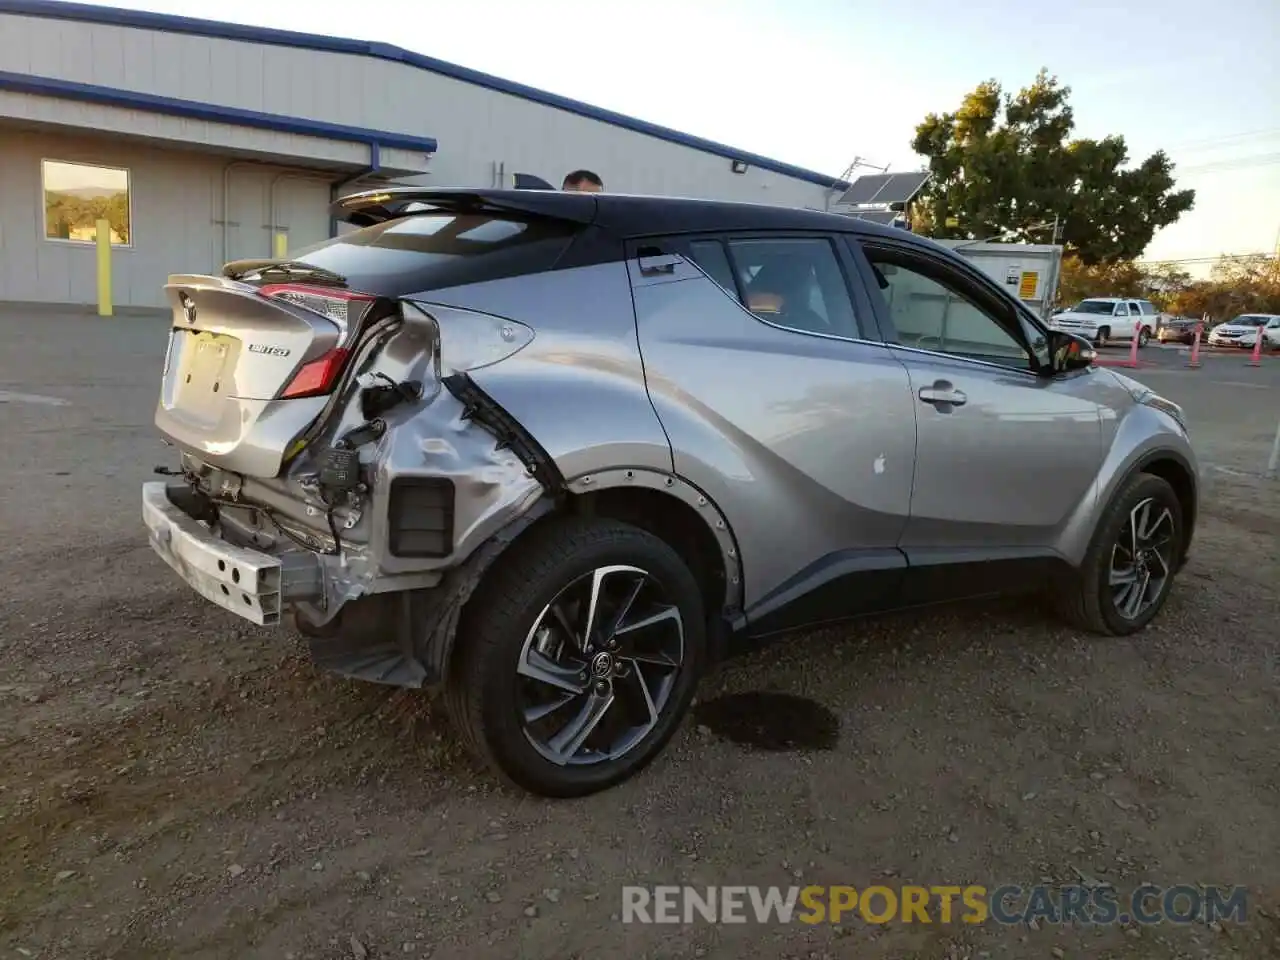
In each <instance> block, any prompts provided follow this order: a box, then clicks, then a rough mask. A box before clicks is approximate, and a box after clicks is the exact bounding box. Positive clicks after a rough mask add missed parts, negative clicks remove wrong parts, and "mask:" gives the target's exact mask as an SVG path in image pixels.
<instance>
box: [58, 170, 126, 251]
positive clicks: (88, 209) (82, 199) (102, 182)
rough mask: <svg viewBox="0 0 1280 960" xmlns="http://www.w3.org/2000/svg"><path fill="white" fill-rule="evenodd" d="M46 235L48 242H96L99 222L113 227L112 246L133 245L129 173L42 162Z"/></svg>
mask: <svg viewBox="0 0 1280 960" xmlns="http://www.w3.org/2000/svg"><path fill="white" fill-rule="evenodd" d="M40 175H41V179H42V180H43V183H44V235H45V239H47V240H63V241H69V242H71V243H96V242H97V240H98V226H97V224H98V221H99V220H106V221H107V222H108V223H110V224H111V243H112V244H113V245H115V246H121V247H127V246H130V245H131V243H132V226H133V224H132V217H131V216H130V214H131V210H130V205H129V171H128V170H123V169H120V168H119V167H99V166H97V165H95V164H89V163H67V162H65V161H62V160H42V161H41V162H40Z"/></svg>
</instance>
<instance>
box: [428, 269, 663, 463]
mask: <svg viewBox="0 0 1280 960" xmlns="http://www.w3.org/2000/svg"><path fill="white" fill-rule="evenodd" d="M430 299H431V300H432V301H434V302H438V303H443V304H447V305H449V306H457V307H462V308H465V309H471V310H481V311H484V312H486V313H490V314H494V315H496V316H502V317H512V318H515V319H518V320H519V321H520V322H521V323H524V324H527V325H528V326H530V327H532V328H533V330H534V331H535V334H534V339H533V342H532V343H530V344H529V345H528V346H527V347H525V348H524V349H523V350H521V351H520V352H519V353H517V354H516V355H515V356H513V357H511V358H509V359H507V360H504V361H502V362H501V363H498V364H494V365H492V366H489V367H483V368H480V369H477V370H473V371H471V377H472V379H473V380H474V381H475V383H476V384H477V385H478V386H479V387H480V388H481V389H483V390H484V391H485V392H486V393H487V394H488V395H489V396H490V397H492V398H493V399H494V400H495V401H496V402H497V403H498V404H500V405H501V406H502V407H503V409H504V410H506V411H507V413H508V414H510V415H511V416H512V417H514V418H515V419H516V420H518V421H519V422H520V424H521V425H522V426H523V427H524V428H525V430H527V431H528V432H529V433H530V434H531V435H532V436H533V437H534V439H536V440H537V441H538V443H539V444H540V445H541V446H542V448H543V449H544V450H545V451H546V452H547V454H548V455H549V456H550V457H551V459H552V460H553V461H554V462H555V464H556V466H557V468H558V469H559V471H560V473H561V474H562V475H563V476H564V477H565V479H566V480H569V481H572V480H573V479H575V478H577V477H579V476H581V475H583V474H587V473H590V472H592V471H596V470H601V469H605V468H608V467H637V468H647V469H651V470H660V471H663V472H668V471H670V470H671V467H672V463H671V447H670V445H669V444H668V442H667V436H666V433H665V432H664V431H663V429H662V425H661V423H660V422H659V421H658V417H657V414H656V413H654V410H653V405H652V403H651V402H650V400H649V394H648V391H647V390H646V387H645V376H644V367H643V365H642V363H641V359H640V349H639V345H638V343H637V340H636V327H635V314H634V311H633V309H632V305H631V289H630V281H629V279H628V276H627V270H626V265H625V263H623V262H620V261H618V262H611V263H600V264H593V265H590V266H583V267H574V268H570V269H564V270H553V271H550V272H547V273H540V274H535V275H528V276H522V277H518V278H513V279H511V280H497V281H493V282H490V283H485V284H477V285H474V286H466V287H455V288H453V289H450V290H442V291H436V292H433V293H432V294H431V296H430ZM448 351H449V347H448V342H447V337H446V341H445V343H444V346H443V354H444V357H445V360H446V362H447V359H448Z"/></svg>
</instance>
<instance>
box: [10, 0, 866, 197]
mask: <svg viewBox="0 0 1280 960" xmlns="http://www.w3.org/2000/svg"><path fill="white" fill-rule="evenodd" d="M0 13H13V14H19V15H23V16H29V17H46V18H50V19H57V20H77V21H84V22H87V23H102V24H110V25H112V26H119V27H136V28H138V29H142V30H159V31H163V32H166V33H183V34H189V35H192V36H202V37H216V38H220V39H223V40H242V41H245V42H248V43H267V44H274V45H276V46H283V47H295V48H297V49H301V50H316V51H321V52H327V53H349V54H355V55H357V56H366V57H377V58H378V59H380V60H390V61H393V62H396V63H403V64H407V65H408V66H411V67H417V68H418V69H420V70H427V71H430V72H431V73H437V74H440V75H441V76H445V77H450V78H452V79H454V80H461V81H462V82H464V83H470V84H474V85H475V86H478V87H485V88H486V89H489V90H494V91H497V92H499V93H506V94H510V95H511V96H513V97H520V98H521V99H523V100H530V101H532V102H534V103H540V104H542V105H543V106H548V107H555V108H556V109H559V110H565V111H567V112H569V113H575V114H577V115H578V116H582V117H588V118H590V119H592V120H599V121H600V122H602V123H608V124H611V125H613V126H615V127H621V128H623V129H625V130H631V131H634V132H635V133H642V134H645V135H646V136H650V137H655V138H657V139H659V140H666V141H667V142H669V143H676V144H679V145H681V146H685V147H691V148H693V149H694V150H700V151H702V152H704V153H711V154H715V155H716V156H720V157H725V158H726V159H729V160H741V161H744V162H745V163H747V164H749V165H751V166H753V167H759V168H760V169H761V170H769V171H771V172H773V173H779V174H782V175H783V176H787V177H793V178H795V179H797V180H804V181H806V182H808V183H814V184H817V185H818V186H822V187H830V188H831V189H834V190H847V189H849V184H848V183H846V182H845V181H843V180H841V179H839V178H837V177H831V176H827V175H825V174H821V173H817V172H815V171H813V170H806V169H804V168H803V167H796V166H793V165H791V164H789V163H783V162H782V161H780V160H771V159H770V158H768V157H762V156H760V155H758V154H754V153H746V152H744V151H742V150H737V149H735V148H733V147H730V146H727V145H725V144H723V143H716V142H714V141H712V140H704V139H703V138H701V137H695V136H692V135H690V134H687V133H681V132H680V131H678V130H672V129H671V128H670V127H662V126H659V125H657V124H655V123H649V122H648V121H645V120H638V119H636V118H635V117H628V116H626V115H625V114H621V113H615V112H614V111H612V110H605V109H603V108H601V107H594V106H592V105H591V104H589V103H583V102H581V101H580V100H571V99H569V98H568V97H562V96H559V95H558V94H554V93H548V92H547V91H545V90H538V89H535V88H534V87H527V86H525V85H524V84H521V83H513V82H512V81H510V80H503V79H502V78H500V77H495V76H492V75H491V74H487V73H481V72H480V71H478V70H471V69H468V68H467V67H460V66H458V65H457V64H453V63H446V62H445V61H443V60H437V59H435V58H434V57H428V56H425V55H423V54H420V53H413V52H412V51H409V50H403V49H401V48H400V47H395V46H392V45H391V44H387V43H374V42H370V41H365V40H348V39H344V38H341V37H322V36H317V35H315V34H310V33H298V32H296V31H293V30H276V29H269V28H266V27H250V26H244V25H241V24H235V23H221V22H218V21H214V20H199V19H195V18H192V17H179V16H174V15H172V14H165V13H149V12H143V11H137V10H121V9H118V8H115V7H100V6H94V5H90V4H83V3H68V2H65V0H0Z"/></svg>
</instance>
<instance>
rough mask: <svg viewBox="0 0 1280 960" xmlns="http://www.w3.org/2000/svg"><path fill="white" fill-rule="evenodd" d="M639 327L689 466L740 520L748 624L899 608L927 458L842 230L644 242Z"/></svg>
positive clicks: (635, 263)
mask: <svg viewBox="0 0 1280 960" xmlns="http://www.w3.org/2000/svg"><path fill="white" fill-rule="evenodd" d="M629 267H630V269H631V271H632V293H633V297H634V303H635V310H636V322H637V331H638V335H639V341H640V350H641V354H642V356H643V360H644V369H645V378H646V383H647V385H648V388H649V392H650V396H651V397H652V399H653V404H654V408H655V410H656V411H657V413H658V416H659V418H660V419H661V421H662V424H663V427H664V429H665V430H666V431H667V434H668V436H669V438H670V440H671V448H672V459H673V466H674V469H675V472H676V473H677V474H678V475H680V476H681V477H683V478H685V479H686V480H688V481H689V482H690V483H692V484H693V485H694V486H696V487H698V488H699V489H701V490H702V491H704V492H705V493H706V495H707V496H708V497H710V498H711V500H712V501H713V502H714V503H716V504H717V505H718V506H719V507H720V509H721V510H722V511H724V513H725V514H726V515H727V517H728V519H729V525H730V526H731V528H732V530H733V533H734V535H735V536H736V538H737V540H738V546H739V549H740V551H741V557H742V566H743V576H744V589H743V596H744V606H745V611H744V613H743V615H742V617H741V619H740V620H739V622H738V624H737V625H738V626H743V625H746V626H749V627H750V629H751V630H752V631H753V632H756V633H768V632H774V631H777V630H785V629H789V628H792V627H795V626H800V625H804V624H808V623H816V622H821V621H825V620H832V619H839V618H841V617H843V616H848V615H852V614H855V613H861V612H865V611H867V610H872V609H876V608H878V607H880V606H882V605H887V604H889V603H890V602H891V601H892V599H893V597H894V595H895V593H896V590H897V587H898V586H899V584H900V581H901V579H902V574H903V570H904V568H905V560H904V558H903V555H902V553H901V551H900V550H899V549H898V546H897V545H898V540H899V538H900V537H901V535H902V532H903V530H904V528H905V526H906V523H907V515H908V512H909V509H910V504H911V496H910V492H911V480H912V475H913V463H914V456H915V411H914V409H913V408H914V401H913V399H912V394H911V389H910V379H909V377H908V374H907V371H906V368H905V367H904V366H903V364H902V363H901V361H899V360H898V359H897V358H896V357H895V356H894V355H893V353H892V351H890V350H889V349H888V348H887V347H886V346H885V345H884V344H883V343H881V342H879V341H878V334H877V333H876V328H875V319H874V314H873V311H872V307H871V303H870V300H869V298H868V297H867V294H866V291H865V290H862V289H861V288H860V287H858V286H856V285H855V286H852V287H851V286H850V283H849V279H850V276H852V275H853V270H854V268H853V265H852V259H851V257H850V255H849V252H848V250H847V248H845V247H844V246H843V244H841V243H840V242H838V237H835V236H830V235H824V234H760V233H731V234H724V235H717V236H700V237H659V238H652V239H649V240H644V241H638V242H635V243H633V245H632V251H631V256H630V257H629Z"/></svg>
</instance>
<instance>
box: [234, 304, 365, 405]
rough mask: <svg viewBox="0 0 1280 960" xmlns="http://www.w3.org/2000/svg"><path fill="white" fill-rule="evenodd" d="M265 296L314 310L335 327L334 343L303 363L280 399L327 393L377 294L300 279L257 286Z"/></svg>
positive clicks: (332, 385) (339, 372)
mask: <svg viewBox="0 0 1280 960" xmlns="http://www.w3.org/2000/svg"><path fill="white" fill-rule="evenodd" d="M258 293H259V294H260V295H261V296H264V297H274V298H276V299H279V300H285V301H288V302H289V303H292V304H295V305H297V306H299V307H302V308H303V309H304V310H310V311H311V312H312V313H317V314H319V315H320V316H322V317H324V318H325V319H326V320H328V321H330V322H331V323H333V324H334V325H335V326H336V327H337V328H338V341H337V345H336V346H335V347H334V348H333V349H332V350H330V351H329V352H328V353H326V354H325V355H324V356H322V357H319V358H318V359H316V360H312V361H311V362H310V363H308V364H305V365H304V366H303V367H302V368H301V369H300V370H299V371H298V372H297V373H296V374H294V377H293V379H292V380H291V381H289V384H288V386H286V387H285V388H284V391H283V392H282V393H281V394H280V397H281V399H286V400H292V399H298V398H300V397H319V396H324V395H325V394H327V393H330V392H331V391H332V390H333V388H334V385H335V384H336V383H337V382H338V378H339V377H340V376H341V375H342V368H343V367H344V366H345V364H346V362H347V357H348V355H349V354H350V352H351V351H350V346H351V340H352V338H353V336H354V335H355V332H356V331H357V330H358V329H359V324H360V318H361V317H362V316H363V315H364V312H365V311H366V310H367V309H368V308H369V305H370V304H371V303H373V301H374V300H375V299H377V298H376V297H374V296H372V295H370V294H367V293H356V292H353V291H350V290H335V289H333V288H332V287H317V286H310V285H308V284H301V283H269V284H266V285H264V286H263V287H261V288H260V289H259V290H258Z"/></svg>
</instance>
